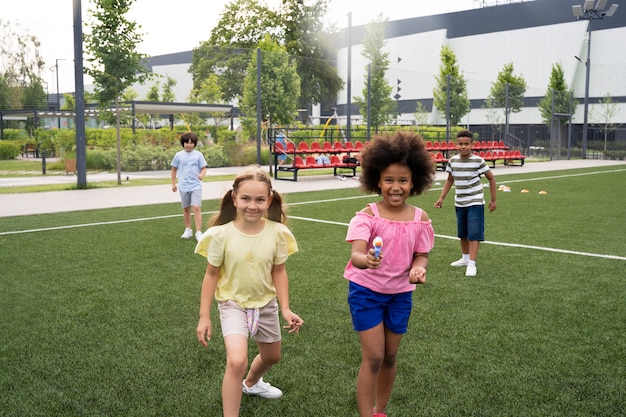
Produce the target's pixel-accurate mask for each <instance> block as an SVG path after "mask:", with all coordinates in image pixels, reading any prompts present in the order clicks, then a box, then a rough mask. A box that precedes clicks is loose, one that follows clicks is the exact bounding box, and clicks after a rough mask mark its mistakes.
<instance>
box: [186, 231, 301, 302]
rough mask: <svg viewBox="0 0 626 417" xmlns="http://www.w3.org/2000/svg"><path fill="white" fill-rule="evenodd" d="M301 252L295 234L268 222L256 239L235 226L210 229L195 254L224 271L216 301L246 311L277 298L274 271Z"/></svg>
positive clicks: (219, 281) (217, 290)
mask: <svg viewBox="0 0 626 417" xmlns="http://www.w3.org/2000/svg"><path fill="white" fill-rule="evenodd" d="M297 251H298V244H297V242H296V239H295V237H294V236H293V234H292V233H291V231H290V230H289V229H288V228H287V226H285V225H284V224H282V223H278V222H274V221H272V220H265V226H264V227H263V231H262V232H261V233H259V234H256V235H246V234H244V233H241V232H240V231H239V230H238V229H237V228H236V227H235V226H234V225H233V223H232V222H229V223H226V224H224V225H221V226H213V227H210V228H209V229H208V230H207V231H206V232H204V234H203V235H202V239H200V241H199V242H198V244H197V245H196V250H195V252H196V253H198V254H200V255H202V256H205V257H206V258H207V261H208V262H209V263H210V264H211V265H212V266H215V267H219V268H220V277H219V280H218V282H217V289H216V291H215V299H216V300H218V301H227V300H234V301H236V302H237V304H239V306H240V307H242V308H259V307H263V306H265V305H267V304H268V303H269V302H270V301H271V300H272V299H274V298H275V297H276V289H275V288H274V283H273V281H272V267H273V266H274V265H282V264H284V263H285V262H286V261H287V258H288V257H289V255H291V254H293V253H295V252H297Z"/></svg>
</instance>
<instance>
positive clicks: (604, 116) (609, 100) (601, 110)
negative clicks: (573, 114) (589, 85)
mask: <svg viewBox="0 0 626 417" xmlns="http://www.w3.org/2000/svg"><path fill="white" fill-rule="evenodd" d="M618 112H619V106H618V104H617V103H616V102H614V101H613V97H611V94H610V93H606V94H605V95H604V97H603V98H602V100H600V105H599V106H598V107H594V108H592V109H591V112H590V113H591V115H590V117H589V118H590V119H591V120H595V122H594V123H595V124H597V125H598V126H600V129H601V130H602V132H604V153H603V155H604V157H605V158H606V144H607V142H608V139H609V134H610V133H611V132H612V131H614V130H615V129H617V128H618V127H619V126H620V124H619V123H613V122H612V121H613V118H614V117H615V115H616V114H617V113H618Z"/></svg>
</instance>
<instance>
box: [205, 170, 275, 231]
mask: <svg viewBox="0 0 626 417" xmlns="http://www.w3.org/2000/svg"><path fill="white" fill-rule="evenodd" d="M244 181H260V182H264V183H265V184H266V185H267V195H268V196H271V197H272V202H271V203H270V206H269V208H268V210H267V213H266V214H267V218H268V219H270V220H273V221H275V222H279V223H285V222H286V220H287V216H286V214H285V210H284V208H283V198H282V196H281V195H280V193H279V192H278V191H276V190H274V189H273V188H272V180H271V178H270V176H269V175H268V174H267V172H265V171H264V170H263V168H261V167H260V166H259V165H250V166H249V167H248V168H246V169H245V170H243V171H241V172H240V173H239V174H238V175H237V177H235V181H234V182H233V186H232V187H231V188H230V190H228V191H227V192H226V194H224V197H222V201H221V203H220V211H219V212H218V213H217V214H216V215H215V216H213V217H212V218H211V220H210V221H209V227H210V226H219V225H222V224H226V223H228V222H231V221H233V220H235V218H236V217H237V208H236V207H235V205H234V203H233V197H234V196H233V194H235V193H237V189H238V188H239V186H240V185H241V183H242V182H244Z"/></svg>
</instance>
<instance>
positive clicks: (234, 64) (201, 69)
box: [189, 0, 279, 102]
mask: <svg viewBox="0 0 626 417" xmlns="http://www.w3.org/2000/svg"><path fill="white" fill-rule="evenodd" d="M278 28H279V19H278V15H277V14H276V13H275V12H273V11H272V10H270V9H269V8H268V7H267V6H265V5H262V4H260V3H259V2H258V1H256V0H234V1H232V2H231V3H229V4H228V5H227V6H226V8H225V10H224V11H223V12H222V14H221V18H220V20H219V22H218V23H217V25H216V26H215V27H214V28H213V30H212V31H211V37H210V38H209V40H208V41H206V42H204V43H202V44H201V45H200V46H199V47H198V48H196V49H194V50H193V57H192V61H191V67H190V68H189V72H190V73H191V74H192V77H193V87H194V88H199V87H200V84H201V83H202V82H203V81H204V80H206V79H207V77H208V76H209V75H210V74H216V75H218V76H219V78H218V83H219V87H220V90H221V91H222V92H223V93H224V100H226V101H227V102H231V101H234V100H236V99H238V98H240V97H241V96H242V95H243V82H244V79H245V77H246V70H247V69H248V66H249V64H250V58H251V54H252V51H253V50H254V49H255V48H256V46H257V45H258V43H259V42H260V41H261V40H262V39H263V38H264V36H265V35H266V34H268V35H270V36H273V37H274V39H279V36H278V31H279V29H278Z"/></svg>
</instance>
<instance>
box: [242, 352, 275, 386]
mask: <svg viewBox="0 0 626 417" xmlns="http://www.w3.org/2000/svg"><path fill="white" fill-rule="evenodd" d="M257 346H258V347H259V354H258V355H256V357H255V358H254V360H253V361H252V365H250V371H248V376H246V381H245V382H246V385H247V386H249V387H251V386H253V385H254V384H256V383H257V382H259V379H261V377H263V375H265V373H266V372H267V371H269V370H270V368H271V367H272V366H274V364H275V363H277V362H278V361H279V360H280V349H281V342H275V343H260V342H258V343H257Z"/></svg>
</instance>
